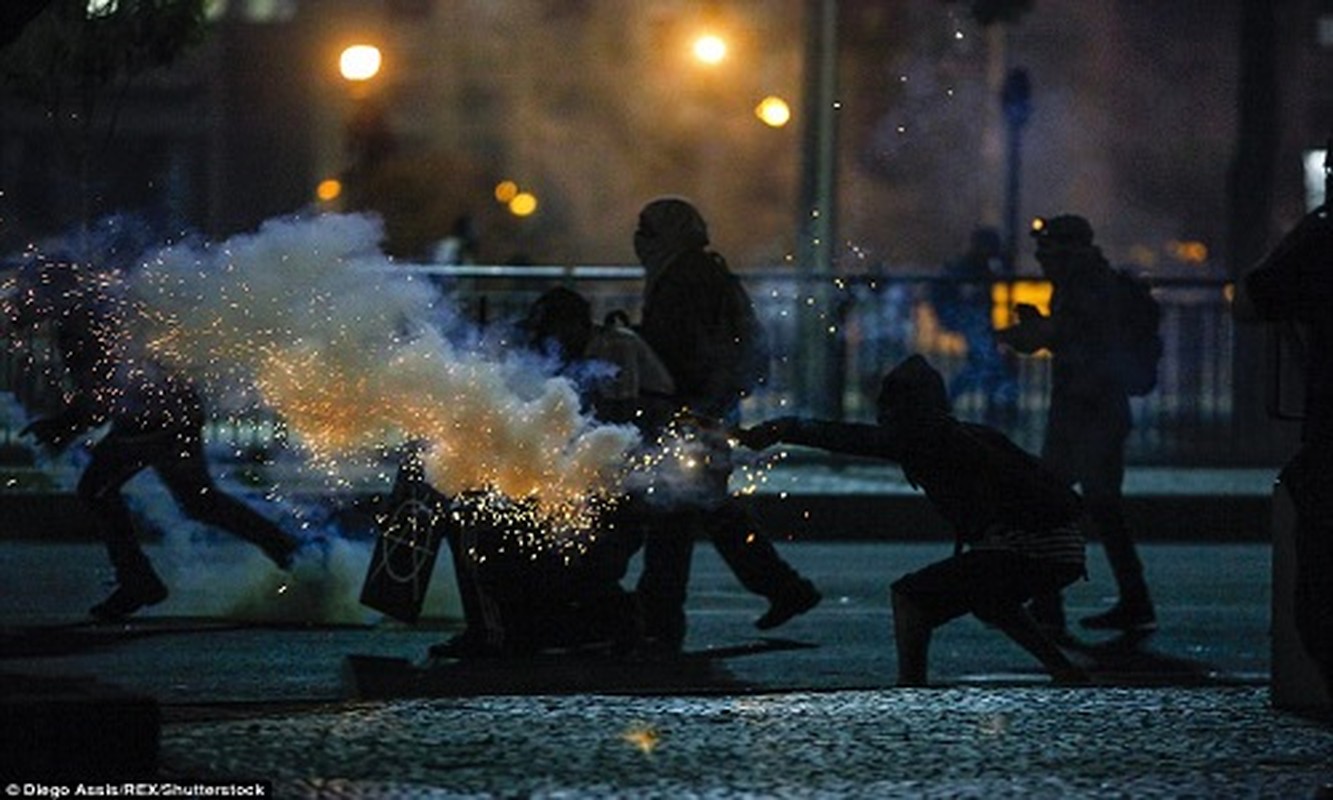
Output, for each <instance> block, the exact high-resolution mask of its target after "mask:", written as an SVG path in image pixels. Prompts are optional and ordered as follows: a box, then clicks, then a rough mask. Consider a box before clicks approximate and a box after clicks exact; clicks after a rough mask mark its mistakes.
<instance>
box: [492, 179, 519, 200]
mask: <svg viewBox="0 0 1333 800" xmlns="http://www.w3.org/2000/svg"><path fill="white" fill-rule="evenodd" d="M517 196H518V184H517V183H514V182H513V181H500V182H499V183H497V184H495V200H496V202H499V203H504V204H508V203H509V202H510V201H512V200H513V199H514V198H515V197H517Z"/></svg>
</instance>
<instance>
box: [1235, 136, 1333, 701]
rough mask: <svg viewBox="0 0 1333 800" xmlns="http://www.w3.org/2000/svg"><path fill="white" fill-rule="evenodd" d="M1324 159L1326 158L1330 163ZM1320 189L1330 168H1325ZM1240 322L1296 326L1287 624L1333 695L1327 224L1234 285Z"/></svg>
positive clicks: (1331, 277) (1331, 239)
mask: <svg viewBox="0 0 1333 800" xmlns="http://www.w3.org/2000/svg"><path fill="white" fill-rule="evenodd" d="M1329 158H1333V156H1330V157H1329ZM1324 168H1325V178H1326V185H1327V176H1328V170H1329V168H1330V163H1329V161H1328V160H1326V161H1325V167H1324ZM1237 288H1238V290H1239V291H1238V292H1237V307H1236V313H1237V315H1238V316H1240V317H1241V318H1242V319H1261V320H1272V321H1286V322H1293V323H1299V327H1298V328H1297V329H1296V330H1295V331H1293V333H1296V334H1297V335H1298V336H1299V339H1300V345H1301V352H1302V353H1303V354H1304V359H1303V363H1302V367H1303V371H1304V375H1303V377H1304V378H1305V420H1304V422H1303V423H1302V425H1301V448H1300V450H1299V451H1298V452H1297V453H1296V455H1295V456H1293V457H1292V459H1291V460H1290V461H1288V462H1287V464H1286V466H1284V467H1283V468H1282V473H1281V475H1280V477H1279V480H1280V481H1281V483H1282V484H1283V486H1285V487H1286V489H1287V491H1288V493H1289V494H1290V495H1291V499H1292V504H1293V506H1294V507H1295V510H1296V548H1295V549H1296V592H1295V608H1294V619H1295V622H1296V630H1297V632H1298V633H1299V635H1300V639H1301V645H1302V646H1303V647H1304V648H1305V651H1306V652H1307V653H1308V654H1309V655H1310V658H1311V659H1313V660H1314V662H1315V663H1316V664H1318V665H1319V670H1320V673H1321V676H1322V678H1323V681H1324V687H1325V688H1326V689H1327V690H1328V692H1329V693H1330V694H1333V216H1330V212H1329V206H1328V204H1327V203H1325V204H1324V205H1322V206H1320V207H1319V208H1316V209H1315V210H1314V211H1311V212H1310V213H1309V214H1307V215H1306V216H1305V217H1304V219H1302V220H1301V222H1300V224H1299V225H1297V226H1296V228H1294V229H1293V230H1292V231H1291V232H1290V233H1288V234H1287V235H1286V236H1284V237H1283V238H1282V241H1281V242H1279V243H1278V245H1277V247H1275V248H1273V250H1272V252H1270V253H1269V254H1268V255H1267V256H1265V257H1264V259H1263V260H1262V261H1260V262H1259V264H1258V265H1256V266H1255V267H1254V268H1253V269H1252V270H1251V271H1250V272H1249V273H1248V274H1247V275H1246V276H1245V277H1244V278H1243V279H1242V280H1241V281H1240V283H1239V284H1238V287H1237Z"/></svg>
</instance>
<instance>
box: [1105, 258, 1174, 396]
mask: <svg viewBox="0 0 1333 800" xmlns="http://www.w3.org/2000/svg"><path fill="white" fill-rule="evenodd" d="M1112 275H1113V276H1114V277H1113V279H1112V291H1113V293H1114V295H1113V297H1114V303H1113V306H1112V313H1113V314H1114V321H1115V334H1116V337H1115V345H1114V347H1113V348H1112V351H1111V366H1112V368H1113V369H1114V370H1115V372H1116V374H1117V375H1118V376H1119V377H1120V378H1121V380H1122V381H1123V383H1124V386H1125V390H1126V391H1128V392H1129V394H1130V396H1132V397H1141V396H1143V395H1145V394H1148V393H1149V392H1151V391H1152V390H1153V389H1156V388H1157V368H1158V364H1159V363H1160V362H1161V360H1162V349H1163V347H1162V336H1161V333H1160V332H1159V330H1158V329H1159V327H1160V325H1161V321H1162V308H1161V306H1160V305H1159V304H1158V303H1157V300H1156V298H1154V297H1153V296H1152V290H1151V289H1150V288H1149V286H1148V284H1147V283H1145V282H1144V281H1143V280H1141V279H1139V278H1138V277H1136V276H1135V275H1134V274H1133V273H1131V272H1130V271H1129V270H1126V269H1117V270H1112Z"/></svg>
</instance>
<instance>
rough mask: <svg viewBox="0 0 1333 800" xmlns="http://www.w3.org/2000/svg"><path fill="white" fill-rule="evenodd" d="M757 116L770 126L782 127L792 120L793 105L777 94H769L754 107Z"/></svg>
mask: <svg viewBox="0 0 1333 800" xmlns="http://www.w3.org/2000/svg"><path fill="white" fill-rule="evenodd" d="M754 114H755V116H757V117H759V119H760V120H762V121H763V123H764V124H765V125H767V126H769V127H770V128H781V127H782V126H783V125H786V124H787V123H788V122H790V121H791V106H789V105H787V101H786V100H783V99H782V98H781V97H777V96H776V95H769V96H768V97H765V98H764V99H763V100H760V101H759V105H757V106H755V108H754Z"/></svg>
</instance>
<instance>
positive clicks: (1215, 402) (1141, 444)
mask: <svg viewBox="0 0 1333 800" xmlns="http://www.w3.org/2000/svg"><path fill="white" fill-rule="evenodd" d="M401 268H402V269H413V270H418V271H419V272H420V274H422V275H424V276H428V277H429V279H430V280H431V281H432V282H434V283H435V284H436V285H437V286H438V287H439V289H440V291H441V292H442V294H443V295H444V296H445V297H446V298H447V299H448V300H449V301H451V302H452V303H454V304H455V306H456V307H457V308H458V309H459V310H460V311H461V312H462V314H463V315H465V316H466V317H467V318H469V319H471V320H473V321H475V322H476V323H477V324H478V325H480V326H489V325H496V324H505V323H507V322H512V321H515V320H517V319H519V318H521V317H522V315H523V314H524V313H525V312H526V310H527V308H528V306H529V305H530V304H531V303H532V301H533V300H535V299H536V298H537V297H538V296H539V295H540V294H541V293H542V292H544V291H546V290H547V289H549V288H551V287H552V286H556V285H565V286H569V287H571V288H575V289H577V290H579V291H580V292H582V293H583V294H585V295H586V296H587V297H588V298H589V300H590V301H591V303H592V306H593V311H594V315H595V317H596V318H601V317H602V316H603V315H605V314H607V313H608V312H611V311H624V312H626V313H627V314H628V315H629V316H630V318H631V319H634V320H637V319H638V316H639V307H640V305H641V293H642V271H641V270H640V269H639V268H637V267H485V266H464V267H439V266H411V265H405V266H403V267H401ZM741 277H742V280H743V281H744V282H745V284H746V285H747V287H748V288H749V290H750V292H751V295H752V297H753V298H754V300H755V304H756V306H757V307H758V310H759V313H760V316H761V318H762V319H763V320H764V321H765V324H766V325H767V328H768V332H769V336H770V340H771V344H772V350H773V355H774V358H773V363H772V376H771V379H770V380H769V382H768V384H767V385H766V386H764V387H763V388H761V389H760V390H759V391H757V392H756V393H755V395H754V396H753V397H752V398H750V399H748V400H747V401H746V403H745V406H744V414H745V417H746V419H747V420H751V421H753V420H757V419H761V418H764V417H767V416H772V415H777V414H787V413H801V412H804V411H807V410H808V409H810V408H822V409H830V408H831V409H835V410H836V411H835V412H834V415H836V416H841V417H842V418H844V419H856V420H871V419H873V416H874V402H875V395H876V392H877V391H878V386H879V381H880V378H881V377H882V375H883V372H884V371H885V370H886V369H887V368H889V367H891V366H892V365H893V364H895V363H897V362H898V361H899V360H900V359H902V358H904V357H906V356H907V355H910V354H912V353H921V354H923V355H925V356H926V357H927V358H928V359H929V360H930V361H931V363H932V364H934V365H935V367H936V368H937V369H939V370H940V371H941V373H943V374H944V376H945V378H946V380H952V379H953V378H954V377H955V376H957V375H958V374H959V372H960V371H962V370H963V369H964V367H965V365H966V361H967V352H966V351H967V345H966V342H965V340H964V338H963V337H962V336H961V335H960V334H958V333H955V332H952V331H950V330H948V329H947V328H946V327H945V326H943V325H942V324H941V320H940V315H939V314H938V313H937V309H936V307H935V306H936V303H935V302H933V298H936V297H938V294H937V291H936V290H937V288H938V287H939V286H941V285H944V284H946V283H947V280H946V279H943V278H940V277H937V276H931V275H908V274H859V275H838V276H818V275H811V274H809V273H801V272H798V271H795V270H781V271H764V272H745V273H741ZM1018 288H1024V289H1026V290H1027V291H1031V292H1035V293H1036V294H1037V295H1040V293H1041V291H1042V288H1043V287H1042V284H1041V283H1040V281H1034V280H1030V279H1023V281H1022V286H1020V287H1014V286H1011V285H1010V284H999V285H998V286H997V287H996V288H995V289H994V295H995V298H996V300H997V307H996V312H995V313H996V314H997V315H999V316H1003V314H1004V313H1005V309H1006V308H1007V306H1008V300H1009V297H1010V296H1011V294H1012V291H1017V289H1018ZM1227 292H1228V287H1227V284H1226V283H1225V282H1224V281H1220V280H1163V281H1156V282H1154V283H1153V294H1154V296H1156V297H1157V299H1158V300H1159V302H1160V303H1161V307H1162V328H1161V333H1162V338H1163V340H1164V344H1165V352H1164V355H1163V359H1162V364H1161V371H1160V378H1159V383H1158V386H1157V388H1156V390H1155V391H1153V392H1152V393H1150V394H1148V395H1146V396H1144V397H1139V398H1134V399H1133V400H1132V401H1131V404H1132V408H1133V413H1134V419H1135V425H1134V431H1133V433H1132V434H1131V439H1130V442H1129V448H1128V453H1127V456H1128V458H1129V460H1130V461H1131V462H1132V463H1139V464H1148V463H1151V464H1176V465H1190V464H1199V463H1207V462H1213V461H1217V460H1219V459H1225V458H1226V457H1227V454H1226V453H1225V448H1226V444H1227V442H1228V441H1229V438H1230V431H1231V416H1232V400H1233V393H1232V377H1233V376H1232V351H1233V336H1234V330H1233V324H1232V318H1231V314H1230V305H1229V300H1228V294H1227ZM24 344H25V346H24V347H21V348H19V349H17V350H15V349H6V350H4V351H0V392H12V393H14V395H15V396H16V397H17V398H18V399H19V400H20V401H21V402H22V403H23V404H24V405H26V406H28V407H30V408H41V407H43V406H49V405H50V403H51V402H52V400H53V399H54V397H55V396H56V393H58V391H59V384H58V382H57V380H56V378H55V376H54V371H53V369H52V365H53V364H54V356H53V355H52V354H51V353H50V352H49V348H48V347H47V343H46V340H45V339H44V338H43V337H41V336H40V335H37V336H34V337H31V338H30V339H28V340H27V341H26V342H25V343H24ZM810 358H827V359H830V362H831V363H830V364H829V366H828V368H827V370H826V374H827V375H829V376H830V380H827V381H824V382H820V383H818V384H817V385H816V384H811V382H810V381H809V379H808V378H805V377H803V375H802V367H803V365H804V363H805V361H806V360H807V359H810ZM1010 363H1011V366H1012V368H1013V370H1014V375H1015V377H1016V389H1017V391H1016V396H1015V397H1014V398H1013V400H1014V402H1013V403H1012V405H1009V406H1006V407H1005V408H1004V409H1002V411H1003V413H1002V414H997V413H996V412H997V411H1000V410H1001V409H997V408H996V407H994V405H993V404H992V402H991V400H990V399H988V398H987V397H985V396H983V395H982V394H981V393H979V392H966V393H963V394H960V395H959V396H957V397H956V398H955V412H956V413H957V414H958V416H960V417H962V418H965V419H975V420H986V421H988V422H991V423H993V424H996V425H997V426H998V427H1001V428H1002V429H1004V430H1005V431H1006V432H1007V433H1008V434H1009V435H1010V436H1011V437H1012V438H1014V439H1015V441H1017V442H1018V443H1019V444H1021V445H1023V446H1025V447H1027V448H1029V449H1032V450H1036V449H1038V448H1039V447H1040V444H1041V438H1042V435H1043V432H1044V426H1045V415H1046V410H1047V400H1048V398H1049V394H1050V369H1049V367H1050V360H1049V358H1046V357H1044V356H1042V355H1038V356H1034V357H1014V358H1012V360H1011V362H1010ZM16 433H17V431H16V430H15V426H14V424H13V423H12V422H10V421H9V420H7V419H5V418H2V417H0V444H8V443H10V442H12V441H13V439H14V437H15V435H16ZM208 434H209V438H210V439H211V440H212V441H214V442H217V443H219V444H225V445H227V446H229V447H230V448H232V449H234V450H238V451H239V450H247V449H255V448H266V447H269V446H271V445H272V443H273V442H274V441H277V440H281V438H282V434H281V426H280V425H275V424H274V421H273V420H271V419H266V418H264V417H263V416H262V415H259V416H247V417H240V418H238V417H235V416H229V417H227V418H220V419H217V420H214V421H213V422H212V423H211V424H210V426H209V431H208Z"/></svg>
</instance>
